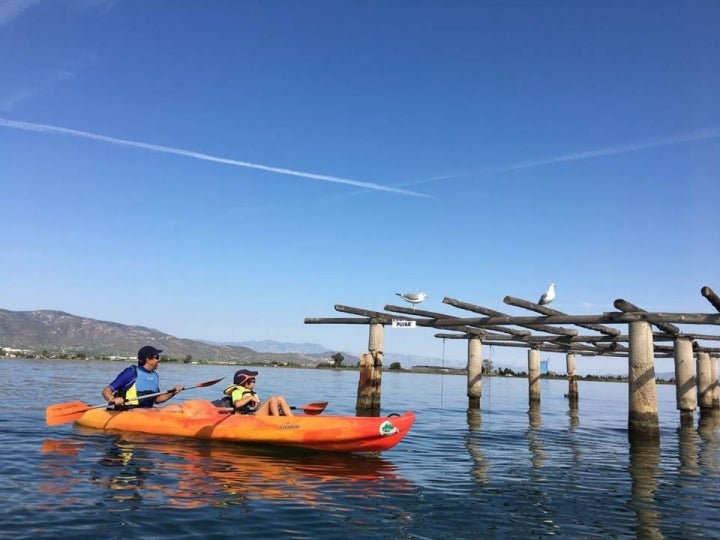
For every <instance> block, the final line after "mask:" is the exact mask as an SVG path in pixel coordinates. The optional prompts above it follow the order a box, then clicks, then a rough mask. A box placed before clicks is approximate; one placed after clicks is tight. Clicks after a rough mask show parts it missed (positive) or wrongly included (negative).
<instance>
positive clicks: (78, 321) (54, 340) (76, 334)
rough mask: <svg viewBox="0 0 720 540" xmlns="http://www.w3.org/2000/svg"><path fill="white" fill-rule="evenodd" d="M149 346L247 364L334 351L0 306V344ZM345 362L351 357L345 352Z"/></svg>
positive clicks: (91, 349)
mask: <svg viewBox="0 0 720 540" xmlns="http://www.w3.org/2000/svg"><path fill="white" fill-rule="evenodd" d="M147 344H151V345H154V346H156V347H158V348H160V349H162V350H163V351H165V354H167V356H169V357H172V358H179V359H183V358H187V357H191V358H192V359H193V360H199V361H201V360H204V361H209V362H232V363H247V364H270V363H273V362H275V363H280V364H299V365H318V364H320V363H324V362H332V360H331V358H330V357H331V356H332V354H333V352H326V353H321V354H302V353H271V352H257V351H255V350H253V349H251V348H249V347H244V346H239V345H222V344H210V343H206V342H202V341H195V340H191V339H183V338H178V337H175V336H171V335H170V334H166V333H164V332H161V331H159V330H155V329H152V328H146V327H144V326H130V325H126V324H120V323H115V322H108V321H99V320H96V319H89V318H86V317H78V316H76V315H71V314H69V313H65V312H62V311H51V310H38V311H9V310H5V309H0V347H2V348H5V349H19V350H24V351H32V352H34V353H35V354H38V355H41V354H52V355H57V354H70V355H72V354H78V353H82V354H85V355H87V356H127V357H134V356H135V355H136V354H137V351H138V349H139V348H140V347H142V346H143V345H147ZM345 358H346V360H345V364H346V365H354V364H355V363H357V362H358V359H357V358H356V357H348V355H345Z"/></svg>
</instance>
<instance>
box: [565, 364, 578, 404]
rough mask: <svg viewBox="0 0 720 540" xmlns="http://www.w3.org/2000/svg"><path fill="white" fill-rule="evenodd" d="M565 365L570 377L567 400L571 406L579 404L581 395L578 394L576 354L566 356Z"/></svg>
mask: <svg viewBox="0 0 720 540" xmlns="http://www.w3.org/2000/svg"><path fill="white" fill-rule="evenodd" d="M565 365H566V368H567V376H568V393H567V398H568V399H569V400H570V403H571V404H577V402H578V399H579V398H580V394H579V393H578V383H577V372H576V370H575V353H572V352H569V353H567V354H566V355H565Z"/></svg>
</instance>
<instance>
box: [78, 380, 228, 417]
mask: <svg viewBox="0 0 720 540" xmlns="http://www.w3.org/2000/svg"><path fill="white" fill-rule="evenodd" d="M223 379H224V377H222V378H220V379H215V380H212V381H206V382H201V383H198V384H196V385H195V386H183V387H182V388H181V389H180V390H178V391H177V392H174V389H173V388H171V389H170V390H165V391H164V392H155V393H154V394H145V395H142V396H137V397H134V398H132V399H131V400H130V401H140V400H141V399H149V398H151V397H152V398H154V397H158V396H162V395H163V394H173V395H174V396H175V395H177V394H179V393H180V392H182V391H183V390H192V389H193V388H202V387H205V386H212V385H213V384H215V383H219V382H220V381H222V380H223ZM100 407H107V404H105V405H96V406H95V407H91V408H92V409H99V408H100Z"/></svg>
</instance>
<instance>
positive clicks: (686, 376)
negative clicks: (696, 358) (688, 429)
mask: <svg viewBox="0 0 720 540" xmlns="http://www.w3.org/2000/svg"><path fill="white" fill-rule="evenodd" d="M675 402H676V404H677V408H678V410H679V411H680V425H681V426H686V425H689V426H691V425H693V414H694V412H695V409H696V408H697V384H696V382H695V363H694V362H693V350H692V342H691V341H690V339H689V338H687V337H678V338H676V339H675Z"/></svg>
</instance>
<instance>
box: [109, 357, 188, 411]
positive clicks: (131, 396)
mask: <svg viewBox="0 0 720 540" xmlns="http://www.w3.org/2000/svg"><path fill="white" fill-rule="evenodd" d="M160 353H162V350H160V349H156V348H155V347H152V346H150V345H145V346H144V347H142V348H141V349H140V350H139V351H138V355H137V357H138V365H137V366H128V367H126V368H125V369H123V370H122V371H121V372H120V373H118V375H117V377H115V379H114V380H113V381H112V382H111V383H110V384H109V385H107V386H106V387H105V388H103V390H102V397H103V398H104V399H105V400H106V401H107V402H108V405H114V406H115V408H117V409H132V408H135V407H146V408H150V407H152V406H153V405H155V404H156V403H164V402H166V401H167V400H168V399H170V398H172V397H173V396H174V395H175V394H177V393H178V392H179V391H180V390H182V389H183V387H182V386H180V385H178V386H175V387H174V388H173V389H172V390H169V391H168V392H165V393H164V394H160V395H159V396H155V397H154V398H147V399H137V398H138V397H141V396H143V395H148V394H157V393H158V392H160V376H159V375H158V374H157V371H156V369H157V367H158V363H159V362H160Z"/></svg>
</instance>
